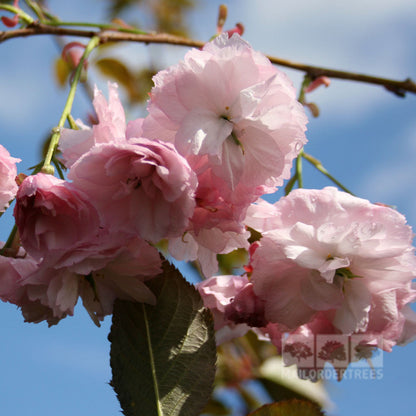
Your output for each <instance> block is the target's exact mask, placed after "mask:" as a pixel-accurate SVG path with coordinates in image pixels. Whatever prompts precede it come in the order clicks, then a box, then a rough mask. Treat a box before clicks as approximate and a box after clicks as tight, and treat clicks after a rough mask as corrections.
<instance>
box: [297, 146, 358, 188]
mask: <svg viewBox="0 0 416 416" xmlns="http://www.w3.org/2000/svg"><path fill="white" fill-rule="evenodd" d="M302 157H303V158H304V159H306V160H307V161H308V162H309V163H310V164H311V165H313V166H315V168H316V169H317V170H319V172H321V173H322V174H324V175H325V176H326V177H327V178H328V179H329V180H331V181H332V182H334V184H335V185H337V186H338V187H339V188H340V189H342V190H343V191H345V192H348V193H349V194H351V195H354V194H353V193H352V192H351V191H350V190H349V189H348V188H347V187H345V186H344V185H343V184H342V183H341V182H339V181H338V180H337V179H335V178H334V177H333V176H332V175H331V174H330V173H329V172H328V171H327V170H326V169H325V168H324V167H323V165H322V163H321V162H320V161H319V160H318V159H315V158H314V157H313V156H311V155H308V154H307V153H305V152H302ZM354 196H355V195H354Z"/></svg>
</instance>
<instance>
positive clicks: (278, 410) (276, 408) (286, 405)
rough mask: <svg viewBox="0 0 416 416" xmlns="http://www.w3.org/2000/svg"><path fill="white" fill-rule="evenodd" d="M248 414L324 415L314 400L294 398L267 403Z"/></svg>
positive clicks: (258, 415)
mask: <svg viewBox="0 0 416 416" xmlns="http://www.w3.org/2000/svg"><path fill="white" fill-rule="evenodd" d="M248 416H324V413H323V412H322V411H321V410H320V409H319V407H318V406H317V405H316V404H314V403H312V402H308V401H306V400H297V399H293V400H287V401H284V402H279V403H272V404H266V405H264V406H262V407H260V408H259V409H257V410H256V411H254V412H252V413H250V414H249V415H248Z"/></svg>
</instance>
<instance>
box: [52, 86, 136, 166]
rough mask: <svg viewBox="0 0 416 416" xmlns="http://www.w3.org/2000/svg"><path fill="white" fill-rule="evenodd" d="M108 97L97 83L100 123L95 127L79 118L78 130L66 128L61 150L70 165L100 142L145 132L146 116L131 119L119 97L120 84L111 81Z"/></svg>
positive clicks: (125, 138) (122, 140)
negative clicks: (143, 123)
mask: <svg viewBox="0 0 416 416" xmlns="http://www.w3.org/2000/svg"><path fill="white" fill-rule="evenodd" d="M108 90H109V97H108V101H107V100H106V99H105V97H104V94H103V93H102V91H100V90H99V89H98V88H97V87H95V89H94V100H93V105H94V109H95V112H96V114H97V117H98V124H96V125H94V126H93V127H92V128H91V127H88V126H86V125H85V124H84V123H83V122H82V121H80V120H77V125H78V127H79V129H78V130H72V129H62V132H61V138H60V141H59V150H60V151H61V152H62V158H63V161H64V163H65V166H66V167H68V168H69V167H71V166H72V165H73V164H74V163H75V161H76V160H78V159H79V158H80V157H81V156H82V155H83V154H84V153H86V152H88V151H89V150H90V149H91V148H92V147H93V146H94V145H96V144H99V143H113V142H122V143H123V142H125V141H126V140H127V139H129V138H131V137H141V136H142V129H141V124H142V119H137V120H133V121H130V122H129V123H128V124H127V126H126V117H125V114H124V109H123V106H122V104H121V101H120V99H119V97H118V92H117V84H115V83H110V82H109V83H108Z"/></svg>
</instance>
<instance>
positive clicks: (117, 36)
mask: <svg viewBox="0 0 416 416" xmlns="http://www.w3.org/2000/svg"><path fill="white" fill-rule="evenodd" d="M55 24H56V23H55ZM106 27H108V25H106ZM36 35H55V36H77V37H87V38H91V37H93V36H98V37H99V38H100V44H104V43H108V42H141V43H145V44H150V43H161V44H169V45H180V46H189V47H196V48H201V47H202V46H204V42H201V41H196V40H192V39H187V38H182V37H179V36H174V35H170V34H167V33H149V34H142V33H137V31H135V30H134V29H131V30H130V29H126V28H118V27H114V30H102V31H100V30H85V29H73V28H66V27H61V26H53V25H46V24H39V23H34V24H32V25H29V26H28V27H26V28H22V29H16V30H9V31H3V32H2V31H0V43H2V42H5V41H6V40H9V39H13V38H20V37H27V36H36ZM268 58H269V59H270V61H271V62H272V63H274V64H276V65H280V66H283V67H286V68H292V69H296V70H299V71H303V72H305V73H306V74H308V75H309V76H310V77H311V78H312V79H314V78H317V77H319V76H324V75H325V76H327V77H329V78H337V79H344V80H351V81H357V82H363V83H367V84H375V85H381V86H384V87H385V88H386V89H387V90H388V91H390V92H393V93H394V94H396V95H397V96H400V97H404V96H405V93H406V92H411V93H413V94H416V83H415V82H413V81H412V80H411V79H410V78H407V79H405V80H403V81H399V80H394V79H388V78H382V77H376V76H371V75H366V74H359V73H355V72H347V71H341V70H336V69H330V68H324V67H319V66H312V65H306V64H303V63H299V62H293V61H289V60H286V59H281V58H277V57H274V56H268Z"/></svg>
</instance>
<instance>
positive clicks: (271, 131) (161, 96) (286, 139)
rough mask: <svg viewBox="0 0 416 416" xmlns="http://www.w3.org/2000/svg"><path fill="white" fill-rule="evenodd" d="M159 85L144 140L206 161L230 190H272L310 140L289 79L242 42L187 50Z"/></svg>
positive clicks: (157, 78)
mask: <svg viewBox="0 0 416 416" xmlns="http://www.w3.org/2000/svg"><path fill="white" fill-rule="evenodd" d="M154 82H155V87H154V88H153V89H152V92H151V100H150V104H149V107H148V110H149V116H148V117H147V118H146V119H145V121H144V124H143V131H144V135H145V136H146V137H153V138H157V139H161V140H166V141H170V142H172V143H174V144H175V146H176V148H177V149H178V151H179V152H180V153H181V154H183V155H184V156H186V157H188V158H190V157H194V156H198V157H203V156H204V155H205V156H207V157H206V161H207V168H208V167H210V168H212V170H213V173H214V174H215V175H217V176H218V177H219V178H222V179H223V180H225V181H226V183H227V185H228V187H229V188H230V189H232V190H234V189H235V188H236V187H237V186H238V184H240V183H243V184H245V185H246V186H248V187H250V188H256V187H258V186H263V185H264V186H266V187H267V189H268V190H269V191H273V190H274V189H275V187H276V186H279V185H281V184H282V182H283V179H285V178H287V177H288V176H289V173H290V172H289V171H290V166H291V162H292V160H293V158H294V157H295V156H296V155H297V154H298V152H299V151H300V149H301V148H302V146H303V145H304V144H305V142H306V139H305V135H304V131H305V124H306V122H307V120H306V116H305V114H304V110H303V108H302V106H301V105H300V104H299V103H298V102H297V100H296V93H295V89H294V88H293V86H292V84H291V82H290V81H289V79H288V78H287V77H286V75H285V74H283V73H282V72H280V71H279V70H278V69H276V68H275V67H274V66H273V65H272V64H271V63H270V61H269V60H268V59H267V58H266V57H265V56H264V55H262V54H261V53H259V52H256V51H254V50H253V49H252V48H251V47H250V45H249V44H248V43H247V42H245V41H244V40H242V39H241V38H240V36H238V35H237V34H234V35H233V36H232V37H231V38H230V39H229V38H228V35H227V34H222V35H220V36H218V37H217V38H216V39H215V40H213V41H212V42H209V43H207V44H206V45H205V46H204V48H203V49H202V50H196V49H194V50H191V51H189V52H188V53H187V54H186V56H185V59H184V61H183V62H181V63H180V64H178V65H176V66H174V67H170V68H168V69H167V70H164V71H161V72H159V73H158V74H157V75H156V76H155V77H154ZM197 159H198V158H197ZM197 159H195V158H194V160H197ZM191 165H192V166H193V163H191Z"/></svg>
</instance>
